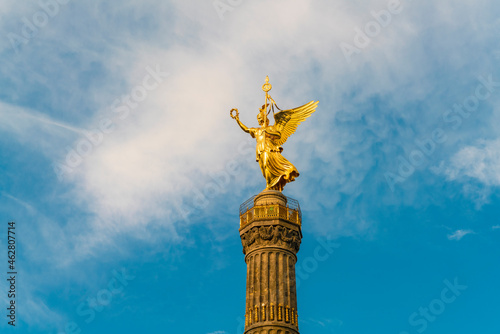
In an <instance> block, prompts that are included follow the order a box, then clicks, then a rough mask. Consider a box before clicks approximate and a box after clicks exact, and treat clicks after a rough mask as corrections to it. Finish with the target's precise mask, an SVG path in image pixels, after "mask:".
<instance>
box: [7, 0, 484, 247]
mask: <svg viewBox="0 0 500 334" xmlns="http://www.w3.org/2000/svg"><path fill="white" fill-rule="evenodd" d="M449 3H451V2H449ZM152 4H154V8H155V10H154V11H151V8H152ZM473 4H474V2H473V1H469V2H465V3H463V5H462V6H461V7H460V8H456V6H455V7H453V8H450V7H449V4H448V3H439V4H433V5H429V4H419V3H416V2H411V3H410V2H404V6H405V8H404V10H403V11H402V13H401V14H399V15H398V16H394V17H393V20H392V23H391V24H390V25H389V26H388V27H386V28H384V29H383V31H381V33H380V34H379V35H378V36H377V37H376V38H374V39H373V41H372V43H371V44H370V46H369V47H367V48H366V49H363V50H362V52H361V53H360V54H359V55H354V57H356V58H355V59H353V62H352V64H350V65H348V64H347V62H346V60H345V59H344V56H343V55H342V52H341V51H340V48H339V44H340V42H349V43H351V42H352V40H353V38H354V35H355V32H354V28H355V27H357V26H363V25H364V24H365V23H366V22H367V21H369V20H373V18H372V17H371V16H370V11H371V10H382V9H385V8H387V1H381V0H377V1H375V0H374V1H370V2H369V3H368V4H367V3H366V2H364V3H363V4H360V5H358V4H356V3H352V2H350V3H345V4H344V3H317V2H313V1H292V2H283V1H278V2H275V3H267V2H263V1H255V2H244V3H243V4H241V5H240V6H238V7H237V8H235V9H234V10H233V11H231V12H228V13H227V16H226V18H225V20H224V21H221V20H220V19H219V16H218V15H217V12H216V11H215V10H214V8H213V5H212V3H211V2H210V1H209V2H205V3H191V2H175V3H174V4H163V5H158V4H157V2H154V1H143V2H140V3H139V2H136V1H125V2H122V4H121V6H120V7H119V8H114V9H113V13H115V14H114V15H110V11H109V10H107V9H108V8H106V6H107V5H106V3H104V2H101V3H99V5H92V6H89V5H86V4H83V3H76V2H75V3H71V5H68V6H67V7H65V8H64V10H63V9H61V13H60V14H59V15H58V17H57V18H55V19H54V20H53V21H51V22H50V24H48V25H47V27H46V28H44V30H43V32H42V33H41V34H40V35H38V36H36V37H35V38H33V40H31V41H30V43H29V44H28V45H26V46H25V47H23V49H22V50H21V53H20V55H18V56H17V57H16V58H15V60H13V62H14V64H13V65H11V66H9V67H8V68H7V69H4V71H5V72H3V73H4V74H5V75H6V76H8V77H13V78H15V81H14V83H13V86H14V88H16V87H24V86H25V85H28V84H30V85H41V84H43V86H44V89H46V90H47V94H46V95H47V96H48V99H49V101H50V102H51V103H48V105H49V107H47V109H49V110H51V109H50V108H52V109H53V110H52V113H51V120H52V123H53V124H51V125H53V126H52V129H50V130H48V129H45V130H44V131H45V132H44V133H41V134H40V135H39V137H40V138H45V139H44V140H45V141H47V143H46V144H45V146H46V147H51V148H52V149H51V150H47V151H46V152H48V153H46V154H47V155H48V156H49V158H50V159H52V160H53V161H54V162H59V161H61V159H64V157H65V154H66V151H65V150H64V149H59V148H64V147H65V146H70V147H72V146H74V145H75V144H76V143H77V142H78V140H79V138H78V139H76V141H74V140H75V137H74V135H72V136H66V137H64V136H59V137H53V136H51V137H48V136H47V134H48V133H50V132H51V131H52V132H54V129H53V128H58V129H59V130H58V131H63V130H64V131H65V129H64V128H61V127H57V126H55V125H57V124H66V123H64V122H62V121H59V120H61V119H64V120H66V119H70V120H71V121H74V122H73V123H72V124H78V125H79V127H81V128H89V127H90V129H91V128H92V127H93V126H94V125H93V124H97V123H98V122H99V120H100V119H101V118H103V117H108V116H109V115H110V113H111V112H110V111H109V109H107V107H108V106H109V105H110V104H111V103H112V102H113V100H114V99H116V98H120V96H121V95H123V94H129V93H130V91H131V89H132V88H133V87H134V86H136V85H138V84H140V83H141V82H142V80H143V78H144V75H145V74H146V71H145V68H146V67H147V66H150V67H155V66H156V64H159V65H160V67H161V68H162V69H163V70H164V71H168V72H170V73H171V76H170V77H168V78H166V79H165V81H164V82H163V83H162V84H161V85H160V86H159V87H158V88H157V89H155V90H154V91H152V92H150V93H149V94H148V96H147V98H146V99H145V100H144V101H142V102H141V103H140V104H139V105H138V107H137V108H135V109H134V110H133V112H132V113H131V115H130V116H129V117H127V118H126V119H124V120H120V121H117V126H116V130H115V131H114V132H113V133H111V134H109V135H106V136H105V138H104V140H103V143H102V144H101V145H99V146H98V147H96V148H95V149H94V150H93V151H92V153H91V154H89V155H88V156H87V157H85V159H84V162H83V163H82V165H80V166H78V167H77V168H76V169H75V171H74V173H73V174H72V175H71V176H70V177H68V179H67V182H68V183H67V184H69V185H70V186H72V187H73V191H72V192H71V195H72V196H74V197H73V198H72V200H73V202H72V204H73V205H76V206H79V207H85V208H88V210H89V211H90V213H91V214H93V215H92V217H93V221H92V223H91V225H92V226H91V227H92V228H91V229H89V231H90V233H91V234H89V235H84V236H79V238H81V239H82V240H81V242H82V243H85V242H86V243H87V245H88V247H92V246H91V245H95V244H98V243H99V242H101V240H102V241H104V240H109V239H108V237H110V236H112V235H113V234H115V233H120V232H128V233H137V231H141V232H143V231H145V230H146V229H145V227H146V226H147V225H148V224H151V222H154V223H155V224H158V225H160V226H163V227H164V228H165V230H167V231H169V232H168V234H169V235H171V236H172V238H174V239H175V238H177V237H178V231H177V229H178V228H179V226H182V225H183V224H185V222H183V221H182V219H181V217H180V215H179V212H178V208H177V206H176V204H175V203H179V202H180V203H186V202H187V203H193V198H194V197H196V191H197V190H200V189H201V190H202V189H203V187H204V186H205V185H206V184H207V183H209V182H210V181H211V178H210V176H209V175H210V174H211V173H215V172H219V171H221V170H224V168H225V167H224V166H225V164H226V163H227V162H228V161H230V160H231V159H238V160H240V161H243V163H242V165H246V164H252V166H251V167H244V168H242V169H241V172H240V173H239V174H238V176H237V178H238V180H237V182H235V183H233V184H236V183H237V184H238V186H237V187H238V188H239V189H241V188H242V187H245V186H249V185H258V184H263V180H262V179H261V175H260V172H259V170H258V166H257V165H256V163H255V162H254V161H252V160H253V153H250V154H248V156H246V155H245V156H237V153H236V152H237V146H238V144H239V143H241V142H244V141H245V140H246V138H247V137H245V136H246V134H244V133H242V132H241V131H240V130H239V129H238V127H237V126H236V124H235V123H234V121H233V120H231V119H230V118H229V115H228V113H229V110H230V109H231V108H232V107H238V108H239V109H240V116H241V119H242V120H243V121H244V123H246V124H247V125H249V126H256V121H255V116H256V110H257V107H258V106H259V105H260V104H261V102H262V98H263V93H262V91H261V89H260V87H261V85H262V83H263V80H264V78H265V75H269V76H270V79H271V83H272V84H273V90H272V91H271V94H272V96H273V97H274V98H275V99H276V101H277V102H278V105H280V107H281V108H291V107H295V106H297V105H300V104H302V103H305V102H308V101H309V100H312V99H319V100H320V104H319V108H318V111H317V112H316V113H315V114H314V115H313V117H311V119H310V120H308V121H307V123H305V124H304V125H301V126H300V128H299V129H298V131H297V134H296V135H294V136H295V138H291V140H290V143H287V144H286V145H285V147H284V148H285V151H284V155H285V156H286V157H287V158H289V159H290V161H291V162H292V163H295V164H298V165H299V171H300V172H302V176H301V178H299V179H298V180H297V183H298V184H296V185H294V186H293V187H294V188H291V189H295V190H292V191H295V193H303V194H316V195H314V196H311V198H312V199H313V200H311V201H310V202H311V205H312V206H314V205H317V206H318V208H321V207H323V208H325V207H326V208H335V206H336V205H337V203H338V202H339V201H340V200H341V198H342V197H343V195H342V196H341V195H340V194H335V195H334V196H332V195H331V193H332V191H335V192H338V193H342V194H347V195H348V196H350V198H351V199H350V200H348V201H347V203H346V204H345V206H347V209H348V211H347V213H346V216H344V217H343V216H340V217H339V219H338V220H337V221H336V222H335V224H336V225H335V226H336V228H337V229H338V231H339V232H340V233H358V232H359V231H366V230H369V229H370V226H371V222H370V221H369V219H370V218H369V217H368V215H369V212H367V211H366V210H364V209H363V208H361V209H360V208H359V206H362V205H365V204H363V203H366V197H363V196H364V194H363V191H361V190H360V186H361V185H362V184H366V183H370V184H373V175H372V174H370V170H371V168H372V167H373V165H374V164H375V162H374V161H373V160H374V158H373V156H371V155H368V153H367V152H370V151H372V146H373V145H375V144H376V143H381V142H388V141H390V140H391V137H390V135H391V132H390V131H388V130H387V125H386V124H384V123H383V122H382V121H381V120H379V119H378V117H379V116H378V115H376V116H371V118H370V115H364V114H363V113H362V112H360V111H357V110H355V106H359V105H363V104H366V103H368V104H370V103H371V102H370V101H369V99H370V98H372V97H373V96H386V95H387V94H390V95H391V96H394V98H393V99H392V100H391V101H390V102H389V103H390V104H391V105H390V107H391V109H393V110H395V112H394V115H390V116H389V117H391V118H401V119H402V120H404V121H406V122H408V123H409V122H413V121H414V119H415V118H417V119H418V121H419V122H418V126H420V127H422V128H424V130H425V129H426V125H427V124H425V122H424V120H425V119H426V116H429V115H433V112H434V111H433V110H430V111H425V110H424V111H421V113H419V114H418V115H413V114H410V113H405V112H404V111H402V110H404V109H403V106H405V105H406V103H407V101H410V100H412V99H424V98H425V97H427V96H428V95H429V94H430V93H431V92H433V90H434V89H435V86H436V83H434V82H433V81H432V82H425V81H423V80H420V79H421V78H423V77H425V75H426V74H428V73H434V71H435V69H436V68H435V67H433V66H432V64H431V63H429V62H428V61H427V57H429V55H428V47H427V45H425V47H423V45H422V41H421V36H420V35H419V34H420V33H421V32H422V31H427V29H428V26H429V25H428V24H427V23H426V24H424V25H422V20H421V19H422V17H426V18H428V19H431V16H426V14H427V13H429V12H433V13H435V14H436V13H437V14H436V16H437V17H440V16H445V17H446V18H447V20H446V24H447V25H448V29H449V30H450V34H453V33H461V32H460V31H458V30H456V29H459V28H460V27H463V26H464V25H467V26H468V21H466V22H463V21H461V22H460V23H458V22H456V20H453V18H454V17H463V16H462V15H458V14H459V13H457V12H459V11H461V10H463V11H469V10H471V9H474V8H475V7H474V6H473ZM263 8H266V10H262V9H263ZM23 10H24V9H23ZM25 10H26V11H27V12H29V10H32V9H29V8H28V9H25ZM72 11H78V12H79V15H72V14H73V13H72ZM118 11H119V12H118ZM360 14H364V15H360ZM454 14H457V15H454ZM126 15H127V16H126ZM122 16H123V17H125V16H126V17H129V18H130V19H132V20H137V21H141V20H143V21H144V22H150V23H151V27H150V29H132V30H130V29H124V28H126V27H129V26H128V25H126V26H124V25H123V22H121V21H118V20H117V18H120V17H122ZM89 17H90V18H92V22H94V24H93V25H91V26H89V25H88V22H89ZM168 17H175V18H176V19H175V20H174V19H172V20H169V19H165V18H168ZM432 17H433V16H432ZM467 17H469V16H467ZM256 18H257V19H256ZM141 22H142V21H141ZM241 22H245V24H241ZM9 24H10V23H9ZM66 26H71V27H72V30H71V31H79V32H80V33H81V34H80V36H79V37H78V38H76V37H75V38H67V35H66V33H67V32H66V29H64V28H65V27H66ZM84 32H85V33H84ZM102 32H105V33H104V34H103V33H102ZM95 36H98V38H95ZM60 40H65V41H67V43H65V44H64V45H61V44H60V43H56V42H57V41H60ZM453 40H454V39H453V38H443V39H441V40H439V43H440V45H441V44H443V43H451V42H450V41H453ZM39 43H40V44H41V45H43V46H44V47H39ZM43 43H46V44H45V45H44V44H43ZM53 43H56V44H53ZM47 45H49V46H51V45H57V47H56V48H50V47H47ZM449 46H450V52H453V50H456V49H459V50H460V52H456V53H455V55H454V58H453V64H455V65H456V66H458V67H459V66H463V62H464V61H466V60H467V59H468V58H467V54H465V55H464V52H463V50H462V48H461V47H460V48H458V46H456V45H449ZM75 50H78V52H77V55H75ZM37 52H41V53H40V54H38V53H37ZM35 54H36V57H35ZM64 57H68V58H70V59H71V61H67V62H66V61H64ZM36 60H39V61H40V63H37V62H36ZM409 63H411V66H409V65H408V64H409ZM72 64H76V65H72ZM96 64H97V65H100V66H101V67H99V66H97V65H96ZM481 65H482V66H487V65H488V64H486V63H481ZM23 66H28V69H30V70H29V71H26V72H23V71H21V70H20V69H22V68H23ZM93 66H96V68H97V69H98V70H94V71H93V72H92V71H91V69H92V68H93ZM85 71H88V74H87V76H89V77H93V75H97V74H99V75H100V76H102V79H101V80H100V81H99V80H97V81H90V82H91V83H92V85H86V82H87V79H88V78H87V76H84V75H83V73H84V72H85ZM19 72H20V74H21V75H18V74H19ZM54 73H64V74H65V75H64V76H60V77H58V78H54V75H53V74H54ZM13 80H14V79H13ZM401 87H404V94H403V93H401V94H397V93H396V94H394V92H395V90H398V89H400V88H401ZM75 92H76V93H75ZM400 92H402V91H400ZM41 109H42V108H41ZM61 110H63V111H64V112H63V111H61ZM339 111H342V115H341V116H339ZM40 112H41V111H40ZM425 112H427V114H424V113H425ZM111 116H112V117H115V116H116V115H113V114H112V113H111ZM338 116H339V117H340V118H337V117H338ZM367 116H368V118H367ZM27 119H28V118H27V117H24V118H22V119H21V118H20V119H19V120H15V118H11V119H10V121H9V122H11V123H12V122H15V124H12V127H13V128H19V129H20V131H18V133H20V135H19V136H20V138H21V137H22V133H25V136H28V135H30V134H29V132H26V131H21V130H24V129H25V128H26V126H24V127H22V126H21V125H22V124H24V122H25V121H26V120H27ZM367 119H368V121H367V122H368V124H362V125H359V127H355V128H350V127H349V124H352V123H354V124H356V123H357V122H359V123H362V122H363V121H366V120H367ZM115 120H116V117H115ZM29 122H31V121H29ZM370 122H371V123H370ZM337 123H340V125H338V124H337ZM38 126H40V124H38ZM353 129H354V131H353ZM367 134H369V135H367ZM30 137H33V135H32V134H31V135H30ZM46 138H49V139H50V140H48V139H46ZM296 138H299V139H296ZM294 140H295V142H294ZM411 140H413V138H411ZM51 144H53V145H51ZM55 148H58V149H59V150H58V151H57V152H54V150H55ZM235 155H236V156H237V157H236V158H235ZM366 155H368V157H367V156H366ZM306 158H307V159H306ZM306 160H307V161H306ZM312 161H321V162H322V164H319V165H318V166H316V165H313V163H312ZM308 175H309V176H308ZM306 177H310V183H304V182H305V181H304V179H305V178H306ZM318 184H319V185H321V186H322V187H323V189H322V190H323V191H322V192H318V191H317V189H316V188H317V185H318ZM233 188H236V187H233ZM229 191H232V192H233V191H235V190H234V189H231V190H230V189H223V192H225V193H226V194H227V192H229ZM325 192H329V194H330V195H329V196H323V195H324V193H325ZM226 196H227V195H226ZM405 198H411V196H406V197H405ZM244 199H245V198H241V201H243V200H244ZM216 200H222V198H220V197H219V198H215V200H214V201H216ZM341 209H342V210H340V211H341V212H342V213H345V212H344V210H343V209H344V208H341ZM203 210H204V209H200V210H198V211H201V212H202V211H203ZM360 215H363V216H362V217H360ZM332 216H335V215H332ZM352 222H354V223H352ZM318 224H320V223H318ZM137 235H142V236H144V237H148V234H147V233H146V232H144V234H143V233H137ZM92 236H93V237H92ZM149 237H151V236H149ZM85 240H87V241H85ZM88 247H83V249H87V248H88Z"/></svg>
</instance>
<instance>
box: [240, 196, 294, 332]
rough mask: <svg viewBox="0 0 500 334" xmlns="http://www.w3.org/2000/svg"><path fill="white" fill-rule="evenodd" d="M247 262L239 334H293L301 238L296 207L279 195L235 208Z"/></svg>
mask: <svg viewBox="0 0 500 334" xmlns="http://www.w3.org/2000/svg"><path fill="white" fill-rule="evenodd" d="M240 215H241V216H240V219H241V222H240V237H241V243H242V245H243V253H244V254H245V262H246V264H247V291H246V314H245V334H277V333H282V334H298V333H299V328H298V315H297V292H296V286H295V263H296V262H297V256H296V254H297V252H298V251H299V247H300V241H301V239H302V232H301V221H300V208H299V207H298V203H297V205H296V206H293V207H292V206H290V205H287V197H286V196H284V195H283V194H282V193H281V192H279V191H274V190H265V191H263V192H261V193H260V194H259V195H257V196H255V199H254V203H253V207H252V205H251V204H250V205H249V208H245V207H244V208H243V209H241V208H240Z"/></svg>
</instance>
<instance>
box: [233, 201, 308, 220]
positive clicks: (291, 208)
mask: <svg viewBox="0 0 500 334" xmlns="http://www.w3.org/2000/svg"><path fill="white" fill-rule="evenodd" d="M255 197H256V195H254V196H252V197H250V198H249V199H247V200H246V201H245V202H244V203H243V204H241V205H240V227H243V226H245V225H247V224H250V223H251V222H253V221H254V220H257V219H259V220H266V219H279V218H281V219H284V220H287V221H289V222H291V223H295V224H298V225H301V223H302V212H301V211H300V205H299V202H298V201H297V200H295V199H293V198H290V197H287V198H286V199H287V204H286V206H285V205H281V204H267V205H255V203H254V200H255Z"/></svg>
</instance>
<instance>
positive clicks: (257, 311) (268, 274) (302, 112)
mask: <svg viewBox="0 0 500 334" xmlns="http://www.w3.org/2000/svg"><path fill="white" fill-rule="evenodd" d="M271 88H272V87H271V84H270V83H269V78H268V77H266V83H265V84H264V85H263V86H262V90H263V91H264V92H265V94H266V95H265V102H264V105H263V106H262V108H260V109H259V113H258V115H257V120H258V122H259V125H260V128H248V127H247V126H245V125H244V124H243V123H241V121H240V120H239V113H238V110H237V109H232V110H231V111H230V115H231V117H232V118H233V119H235V120H236V122H237V123H238V125H239V126H240V127H241V129H242V130H243V131H245V132H247V133H249V134H250V135H251V136H252V137H253V138H255V139H256V141H257V147H256V160H257V162H258V163H259V166H260V169H261V172H262V175H263V176H264V178H265V180H266V188H265V189H264V190H263V191H262V192H261V193H260V194H258V195H255V196H253V197H252V198H250V199H248V200H247V201H246V202H245V203H243V204H242V205H241V206H240V230H239V231H240V237H241V243H242V245H243V253H244V254H245V262H246V264H247V288H246V313H245V334H278V333H282V334H299V325H298V313H297V291H296V286H295V263H296V262H297V255H296V254H297V252H298V251H299V247H300V242H301V239H302V231H301V223H302V221H301V220H302V216H301V212H300V206H299V203H298V202H297V201H296V200H294V199H291V198H289V197H286V196H285V195H283V194H282V191H283V188H284V187H285V185H286V184H287V183H289V182H293V181H294V180H295V178H297V177H298V176H299V172H298V171H297V169H296V168H295V166H294V165H292V164H291V163H290V162H289V161H288V160H287V159H285V158H284V157H283V156H282V155H281V152H282V151H283V148H282V147H281V145H283V144H284V143H285V142H286V140H287V139H288V137H290V136H291V135H292V134H293V133H294V132H295V130H296V129H297V126H298V125H299V124H300V123H301V122H302V121H304V120H305V119H306V118H307V117H309V116H310V115H311V114H312V113H313V112H314V111H315V110H316V107H317V105H318V102H317V101H316V102H314V101H311V102H309V103H307V104H305V105H303V106H301V107H297V108H295V109H290V110H281V109H279V108H278V106H277V105H276V102H275V101H274V100H273V99H272V97H271V96H270V95H269V91H270V90H271ZM275 109H276V110H279V112H276V113H275ZM271 112H272V113H273V116H274V125H269V119H268V115H269V114H270V113H271Z"/></svg>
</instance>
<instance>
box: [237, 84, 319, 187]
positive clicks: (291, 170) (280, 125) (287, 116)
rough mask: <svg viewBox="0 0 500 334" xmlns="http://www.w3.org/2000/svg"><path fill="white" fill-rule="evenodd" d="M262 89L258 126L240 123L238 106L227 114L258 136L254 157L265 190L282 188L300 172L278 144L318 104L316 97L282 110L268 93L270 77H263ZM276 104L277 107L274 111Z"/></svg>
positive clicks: (243, 127) (251, 133)
mask: <svg viewBox="0 0 500 334" xmlns="http://www.w3.org/2000/svg"><path fill="white" fill-rule="evenodd" d="M262 90H263V91H264V92H265V93H266V99H265V103H264V105H263V106H262V108H261V109H259V113H258V114H257V120H258V122H259V125H260V126H261V127H260V128H249V127H247V126H245V125H244V124H243V123H241V121H240V119H239V113H238V109H231V111H230V115H231V117H232V118H233V119H235V120H236V122H237V123H238V125H239V126H240V127H241V129H243V131H245V132H247V133H249V134H250V135H251V136H252V138H255V139H256V140H257V148H256V159H257V162H258V163H259V166H260V169H261V171H262V175H263V176H264V178H265V179H266V190H278V191H283V187H284V186H285V185H286V184H287V183H289V182H292V181H295V178H296V177H298V176H299V172H298V171H297V168H295V166H294V165H292V163H291V162H290V161H288V160H287V159H285V158H284V157H283V156H282V155H281V152H282V151H283V147H281V145H283V144H284V143H285V142H286V140H287V139H288V137H290V136H291V135H292V134H293V133H294V132H295V130H296V129H297V126H298V125H299V124H300V123H301V122H303V121H304V120H305V119H306V118H307V117H309V116H311V114H312V113H313V112H314V111H315V110H316V107H317V106H318V101H316V102H314V101H311V102H309V103H307V104H304V105H303V106H301V107H297V108H294V109H290V110H281V109H280V108H278V106H277V105H276V102H275V101H274V100H273V99H272V98H271V96H270V95H269V93H268V92H269V91H270V90H271V84H270V83H269V77H266V83H265V84H264V85H263V86H262ZM275 108H276V109H278V110H280V111H279V112H277V113H275V112H274V110H275ZM271 111H272V112H273V116H274V125H269V119H268V117H267V116H268V115H269V114H270V113H271ZM233 112H235V114H233Z"/></svg>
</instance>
